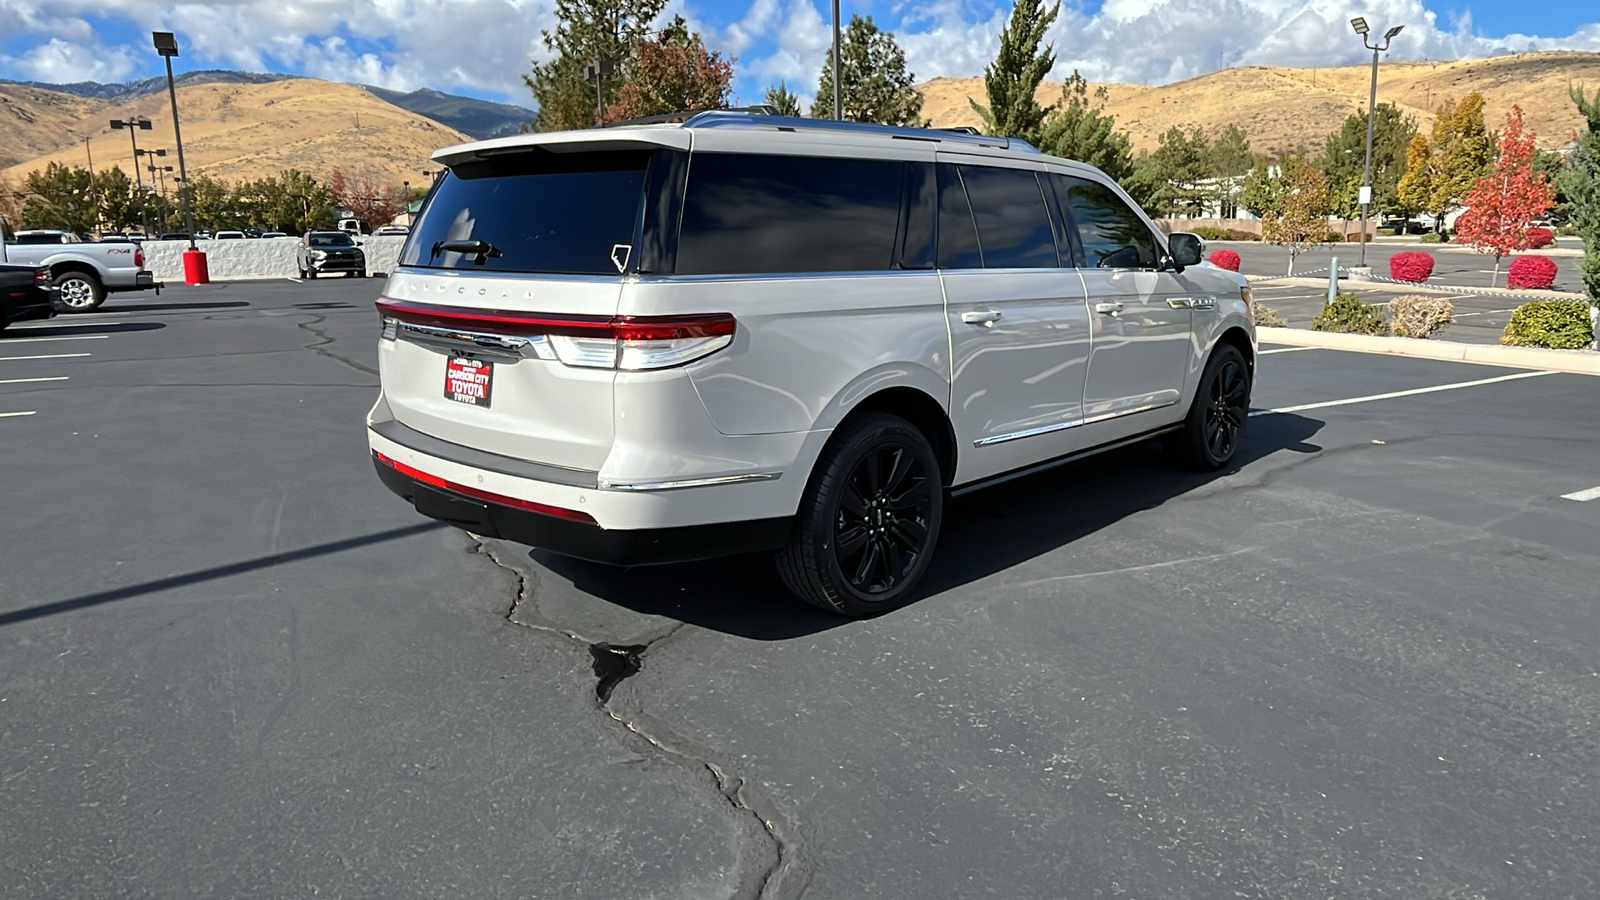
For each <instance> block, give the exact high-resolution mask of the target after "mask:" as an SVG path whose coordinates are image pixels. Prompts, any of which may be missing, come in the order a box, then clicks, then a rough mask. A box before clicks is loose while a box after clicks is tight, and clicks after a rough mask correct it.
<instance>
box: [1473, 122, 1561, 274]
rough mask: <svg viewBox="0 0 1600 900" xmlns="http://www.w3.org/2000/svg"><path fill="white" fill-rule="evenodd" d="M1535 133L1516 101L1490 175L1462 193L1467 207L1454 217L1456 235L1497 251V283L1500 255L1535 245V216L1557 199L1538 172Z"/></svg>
mask: <svg viewBox="0 0 1600 900" xmlns="http://www.w3.org/2000/svg"><path fill="white" fill-rule="evenodd" d="M1533 142H1534V134H1533V132H1531V131H1524V130H1523V126H1522V107H1520V106H1517V105H1515V104H1513V105H1512V107H1511V111H1510V112H1508V113H1506V124H1505V129H1504V130H1503V131H1501V132H1500V147H1499V150H1500V153H1499V156H1498V158H1497V159H1495V162H1494V168H1493V169H1491V170H1490V171H1489V174H1487V175H1485V176H1483V177H1482V178H1480V179H1478V181H1477V182H1476V183H1474V184H1473V185H1472V187H1471V188H1470V189H1469V190H1468V191H1467V193H1466V196H1465V197H1464V198H1463V199H1464V201H1465V203H1466V206H1467V209H1466V212H1463V213H1462V214H1461V218H1459V219H1457V220H1456V234H1458V235H1460V237H1461V238H1462V239H1463V240H1465V241H1466V242H1467V243H1469V244H1471V245H1472V246H1473V248H1474V249H1476V250H1477V251H1478V252H1479V253H1492V254H1494V274H1493V275H1491V276H1490V278H1489V284H1490V285H1493V284H1494V283H1495V281H1496V280H1498V279H1499V277H1500V260H1501V259H1503V258H1504V257H1506V256H1509V255H1511V254H1512V253H1513V252H1515V251H1517V250H1526V249H1528V248H1529V247H1531V246H1533V234H1532V232H1531V231H1530V229H1532V228H1533V220H1534V219H1536V218H1538V217H1539V216H1541V215H1543V214H1544V213H1545V211H1547V210H1548V209H1550V206H1551V204H1553V203H1554V202H1555V199H1556V198H1555V191H1554V189H1552V188H1551V186H1550V182H1549V180H1548V179H1546V178H1545V176H1544V174H1543V173H1541V172H1536V171H1534V168H1533V159H1534V156H1535V155H1536V154H1537V152H1538V151H1537V150H1536V149H1535V147H1534V145H1533Z"/></svg>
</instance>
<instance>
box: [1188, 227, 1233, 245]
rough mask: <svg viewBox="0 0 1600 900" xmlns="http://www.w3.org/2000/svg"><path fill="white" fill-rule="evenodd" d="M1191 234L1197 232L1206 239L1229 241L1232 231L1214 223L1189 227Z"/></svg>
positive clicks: (1231, 238)
mask: <svg viewBox="0 0 1600 900" xmlns="http://www.w3.org/2000/svg"><path fill="white" fill-rule="evenodd" d="M1189 232H1190V233H1191V234H1198V235H1200V236H1201V237H1202V238H1205V239H1206V240H1208V241H1231V240H1233V237H1232V234H1233V232H1231V231H1229V230H1228V229H1226V228H1218V227H1217V226H1215V225H1196V226H1195V227H1193V228H1191V229H1189Z"/></svg>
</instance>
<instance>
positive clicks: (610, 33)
mask: <svg viewBox="0 0 1600 900" xmlns="http://www.w3.org/2000/svg"><path fill="white" fill-rule="evenodd" d="M665 8H666V0H556V10H555V12H556V22H557V24H556V30H555V31H554V32H549V31H546V32H543V33H542V37H543V40H544V45H545V48H546V49H548V50H550V51H551V52H552V53H553V54H554V57H553V58H552V59H550V60H548V61H546V62H542V63H541V62H535V63H534V64H533V73H532V74H531V75H524V76H522V80H523V82H524V83H526V84H527V86H528V89H529V90H531V91H532V92H533V98H534V100H535V101H537V102H538V104H539V111H538V114H537V115H536V116H535V117H534V120H533V127H534V128H535V130H538V131H561V130H567V129H573V128H588V127H589V126H591V125H594V124H595V114H596V99H597V97H596V90H595V83H594V82H593V81H591V80H589V79H588V78H587V77H586V76H585V74H584V70H585V69H586V68H587V67H588V66H591V65H593V64H595V62H596V60H603V61H605V62H609V63H610V64H611V65H612V66H613V67H614V70H613V71H612V73H611V74H610V75H605V76H602V77H601V79H600V92H599V105H600V107H610V106H611V105H612V104H613V103H615V102H616V99H617V95H618V93H619V92H620V91H621V89H622V86H623V84H624V83H626V82H627V80H628V79H629V77H631V74H632V67H633V61H634V54H635V51H636V50H637V49H638V47H639V44H640V43H641V42H643V41H644V39H645V37H646V36H647V35H648V34H649V31H650V23H652V22H654V21H655V19H656V17H658V16H660V15H661V11H662V10H663V9H665Z"/></svg>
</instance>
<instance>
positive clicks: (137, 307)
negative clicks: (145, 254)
mask: <svg viewBox="0 0 1600 900" xmlns="http://www.w3.org/2000/svg"><path fill="white" fill-rule="evenodd" d="M249 305H250V301H248V300H203V301H198V302H195V303H118V304H116V305H115V306H113V307H112V308H111V309H110V310H109V312H164V311H172V310H177V311H181V310H187V309H237V308H239V307H241V306H249Z"/></svg>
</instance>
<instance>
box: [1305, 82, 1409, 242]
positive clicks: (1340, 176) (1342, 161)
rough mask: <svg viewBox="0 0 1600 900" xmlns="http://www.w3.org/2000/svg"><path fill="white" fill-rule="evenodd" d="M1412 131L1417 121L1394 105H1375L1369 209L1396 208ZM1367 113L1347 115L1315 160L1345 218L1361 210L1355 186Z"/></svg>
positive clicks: (1363, 158) (1364, 157)
mask: <svg viewBox="0 0 1600 900" xmlns="http://www.w3.org/2000/svg"><path fill="white" fill-rule="evenodd" d="M1416 134H1417V120H1416V119H1413V118H1411V117H1410V116H1407V115H1405V114H1404V113H1403V112H1401V111H1400V107H1398V106H1395V105H1394V104H1393V103H1379V104H1378V106H1377V108H1376V113H1375V114H1374V116H1373V121H1372V205H1373V209H1374V211H1376V212H1378V213H1381V212H1383V211H1385V210H1397V209H1400V208H1401V207H1402V206H1403V204H1402V203H1401V202H1400V190H1399V186H1400V178H1401V176H1402V175H1404V174H1405V172H1406V153H1407V150H1408V148H1409V147H1410V146H1411V140H1412V138H1413V137H1415V136H1416ZM1366 160H1367V113H1366V111H1365V110H1357V111H1356V112H1353V113H1351V114H1350V115H1349V116H1348V117H1347V118H1346V119H1345V120H1344V124H1343V125H1341V126H1340V127H1339V130H1338V131H1335V132H1333V133H1332V134H1330V135H1328V138H1327V140H1325V141H1323V144H1322V154H1321V155H1320V156H1319V157H1318V160H1317V164H1318V166H1319V167H1320V168H1321V169H1322V171H1323V173H1324V174H1326V175H1327V176H1328V184H1329V186H1330V187H1331V189H1332V190H1333V193H1334V207H1335V213H1336V214H1337V215H1339V216H1342V217H1344V218H1346V219H1353V218H1355V217H1357V216H1359V215H1360V214H1361V209H1360V202H1359V200H1360V198H1359V193H1360V187H1361V180H1362V176H1363V175H1365V173H1366Z"/></svg>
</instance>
